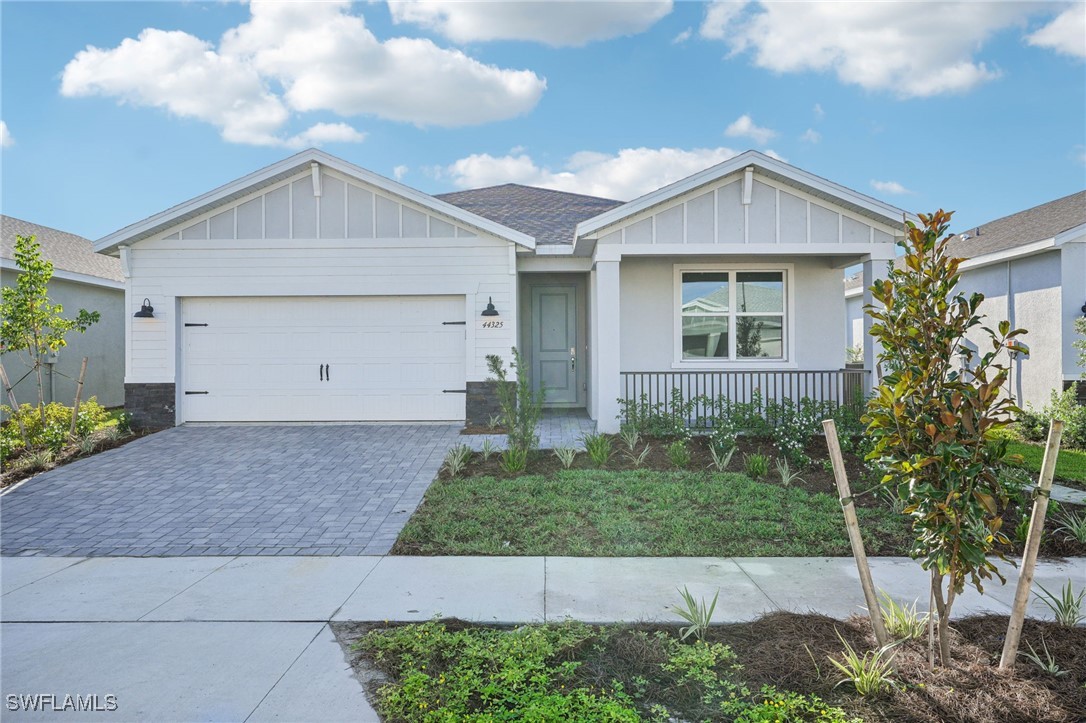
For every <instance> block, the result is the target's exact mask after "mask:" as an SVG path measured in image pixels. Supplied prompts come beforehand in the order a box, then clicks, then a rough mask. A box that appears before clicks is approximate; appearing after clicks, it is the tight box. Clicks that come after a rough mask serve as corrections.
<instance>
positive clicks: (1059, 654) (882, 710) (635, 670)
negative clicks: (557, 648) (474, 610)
mask: <svg viewBox="0 0 1086 723" xmlns="http://www.w3.org/2000/svg"><path fill="white" fill-rule="evenodd" d="M445 622H446V623H447V624H448V625H449V627H450V628H462V627H465V626H469V625H471V624H469V623H464V622H462V621H457V620H448V621H445ZM380 627H386V626H383V625H381V624H379V623H332V629H333V631H334V632H335V635H336V638H337V640H338V641H339V642H340V645H342V646H343V648H344V650H345V651H346V654H347V656H348V658H349V660H350V662H351V665H352V666H353V668H354V671H355V673H356V675H357V676H358V677H359V679H360V680H361V681H362V682H363V685H364V686H365V687H366V689H367V692H368V694H369V695H370V699H371V700H375V695H374V694H375V692H376V691H377V689H378V688H380V687H381V686H382V685H384V684H385V683H387V682H388V680H387V678H386V677H385V676H384V674H383V673H381V672H380V671H379V670H378V669H377V667H376V666H375V665H374V664H373V662H372V661H370V660H368V659H367V658H366V657H365V655H364V654H363V653H360V652H358V651H356V650H353V649H352V648H351V645H352V643H353V642H355V641H356V640H358V639H359V638H360V637H361V636H363V635H364V634H365V633H366V632H367V631H369V630H372V629H375V628H380ZM632 627H633V628H636V629H641V630H646V631H650V632H651V631H655V630H665V631H667V632H668V633H669V634H671V635H675V634H676V628H674V627H669V626H659V625H636V626H632ZM952 628H953V631H954V637H955V641H954V647H953V656H954V661H953V663H954V664H953V666H951V667H949V668H941V667H939V668H936V669H935V671H931V670H929V668H928V662H927V647H926V643H925V642H923V641H910V642H908V643H905V644H904V645H901V646H900V647H899V648H898V649H897V650H898V652H897V656H896V661H897V673H896V675H895V678H896V680H897V683H898V685H897V687H896V688H895V689H893V690H892V691H890V692H889V693H886V694H883V695H882V696H880V697H876V698H861V697H860V696H858V695H856V694H855V692H854V691H853V690H852V688H851V686H850V685H848V684H845V685H840V686H839V685H837V682H838V680H840V675H839V674H838V672H837V670H836V668H834V667H833V666H832V665H831V664H830V663H829V662H828V661H827V657H828V656H838V655H839V654H840V653H841V652H842V650H843V649H844V646H843V645H842V643H841V639H844V640H845V641H847V642H848V643H849V644H850V645H852V646H853V648H855V649H856V650H858V651H864V650H870V649H872V648H874V646H875V643H874V639H873V636H872V634H871V630H870V625H869V624H868V621H867V620H866V619H865V618H861V617H852V618H850V619H849V620H847V621H841V620H836V619H833V618H829V617H826V616H823V615H815V614H797V613H788V612H775V613H770V614H768V615H765V616H763V617H761V618H759V619H758V620H755V621H753V622H749V623H735V624H728V625H720V626H713V627H712V628H711V629H710V630H709V632H708V633H707V635H706V641H707V642H719V643H724V644H726V645H729V646H730V647H731V648H732V650H734V651H735V653H736V655H737V656H738V662H739V663H740V664H741V665H742V666H743V668H742V671H740V672H739V673H738V676H737V677H739V678H740V679H742V680H743V681H744V682H745V683H746V685H747V686H748V687H749V688H750V689H751V690H752V691H757V690H759V689H760V688H761V686H763V685H772V686H775V687H777V688H778V689H779V690H788V691H794V692H798V693H805V694H813V695H817V696H819V697H820V698H822V699H823V700H825V701H826V702H827V703H830V704H833V705H837V706H841V707H842V708H843V709H845V710H846V711H847V712H848V713H849V714H850V715H852V716H857V717H860V718H862V719H863V720H865V721H902V722H904V723H943V722H944V721H959V722H961V723H992V722H995V721H999V722H1002V723H1027V722H1029V723H1034V722H1036V721H1051V722H1052V723H1064V722H1068V723H1069V722H1071V721H1083V720H1086V688H1084V683H1086V628H1083V627H1078V628H1063V627H1059V626H1057V625H1056V624H1055V623H1048V622H1043V621H1038V620H1027V621H1026V623H1025V628H1024V630H1023V635H1022V647H1021V649H1022V650H1026V649H1027V648H1026V643H1027V642H1028V643H1030V644H1032V645H1033V647H1034V648H1036V649H1037V650H1040V648H1041V641H1042V639H1043V641H1044V645H1046V646H1047V648H1048V651H1049V653H1050V654H1051V655H1052V656H1053V658H1055V660H1057V661H1058V663H1059V665H1060V667H1061V668H1062V669H1063V670H1065V671H1067V674H1066V675H1064V676H1062V677H1053V676H1051V675H1048V674H1046V673H1043V672H1042V671H1040V670H1039V669H1037V668H1036V667H1034V666H1033V665H1032V664H1031V663H1029V662H1027V661H1025V660H1020V662H1019V663H1018V664H1017V665H1016V666H1015V668H1014V669H1013V671H1010V672H1008V673H1001V672H1000V671H999V670H998V668H997V666H998V663H999V656H1000V654H1001V652H1002V648H1003V635H1004V634H1005V632H1006V629H1007V617H1005V616H995V615H990V616H981V617H972V618H964V619H961V620H958V621H956V622H955V623H954V624H953V626H952ZM838 636H840V638H839V637H838ZM577 659H578V660H580V661H581V663H582V664H581V666H580V667H579V668H578V670H577V673H576V675H577V677H578V678H579V679H580V680H581V682H583V683H585V684H588V685H595V686H597V687H599V688H604V689H607V688H609V687H610V683H611V681H613V680H620V681H623V682H624V684H625V685H626V689H627V690H630V689H632V685H631V682H632V681H633V680H634V679H635V678H636V677H637V676H641V678H642V679H647V680H648V681H649V685H650V689H649V692H648V695H647V696H646V699H647V700H652V699H655V700H658V701H659V702H662V703H664V704H666V705H668V706H669V707H670V708H672V710H678V711H681V712H682V713H683V714H684V717H685V718H686V719H690V720H713V721H716V720H723V719H722V718H721V716H720V714H719V712H717V711H715V710H713V709H712V708H705V707H704V706H702V705H701V703H700V701H699V700H698V699H697V698H696V697H690V696H685V697H684V695H683V691H682V690H681V689H675V688H669V689H667V690H652V689H651V681H652V677H653V670H654V666H655V665H657V661H656V660H655V659H653V658H652V651H651V650H649V649H647V647H646V645H645V644H644V640H643V639H641V638H637V637H636V636H632V635H621V634H619V635H612V636H607V637H606V639H605V642H604V643H603V644H602V645H593V646H585V647H584V648H582V649H581V650H580V651H578V656H577Z"/></svg>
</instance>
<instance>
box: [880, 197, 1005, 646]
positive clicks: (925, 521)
mask: <svg viewBox="0 0 1086 723" xmlns="http://www.w3.org/2000/svg"><path fill="white" fill-rule="evenodd" d="M950 217H951V214H950V213H946V212H944V211H942V210H940V211H936V212H935V213H934V214H932V215H930V216H926V215H921V216H920V221H921V224H922V226H920V227H918V226H916V225H914V224H913V223H911V222H909V223H907V224H906V232H907V235H906V238H905V240H904V242H903V244H902V245H903V246H904V247H905V255H904V257H903V258H902V259H901V263H900V265H899V267H891V269H890V270H889V272H888V275H889V278H888V279H886V280H878V281H876V282H875V284H874V286H873V287H872V292H873V296H874V299H875V301H877V302H878V305H870V306H868V307H867V308H866V313H867V314H868V315H870V316H871V318H872V319H873V321H874V324H873V325H872V329H871V335H872V336H873V337H874V338H875V339H876V341H877V342H879V346H880V348H881V350H882V351H881V353H880V354H879V361H880V362H883V363H884V364H883V366H884V368H887V369H891V370H893V371H891V373H889V374H888V375H887V376H885V377H884V378H883V380H882V383H881V384H880V385H879V387H878V388H877V389H876V390H875V394H874V397H873V398H872V399H871V401H870V402H869V403H868V406H867V414H866V416H865V417H864V421H865V422H866V423H867V425H868V426H867V431H868V434H870V435H871V436H872V438H873V440H874V443H875V446H874V451H872V452H871V453H870V454H869V455H868V459H869V460H874V461H876V462H877V463H878V464H879V465H881V467H882V468H883V469H884V470H885V476H884V477H883V478H882V484H884V485H891V486H893V487H894V488H895V489H896V491H897V493H898V495H899V496H900V497H901V499H903V500H905V501H906V506H905V508H904V514H906V515H908V516H909V517H910V518H911V519H912V526H913V531H914V532H915V533H916V543H915V545H914V546H913V548H912V550H911V551H910V554H911V555H912V557H913V558H914V559H917V560H919V561H920V565H921V567H923V568H924V569H925V570H929V571H930V573H931V587H932V593H933V597H934V600H935V607H936V610H937V612H938V626H939V627H938V631H939V657H940V659H941V661H942V663H943V665H949V664H950V642H949V638H948V629H949V628H948V626H949V621H950V613H951V609H952V608H953V606H954V600H955V597H956V596H957V595H959V594H960V593H961V592H962V591H963V590H964V589H965V585H966V584H967V583H968V584H971V585H973V586H975V587H976V588H977V590H979V591H981V592H983V581H984V580H986V579H991V578H992V576H993V575H995V576H998V577H999V578H1000V580H1003V577H1002V575H1000V573H999V570H998V569H997V568H996V566H995V564H994V562H993V561H992V559H991V558H990V556H991V555H993V553H996V545H997V544H1001V543H1006V542H1007V541H1008V540H1007V537H1006V536H1005V535H1004V534H1003V533H1002V532H1001V531H1000V528H1001V526H1002V524H1003V513H1004V511H1005V508H1006V505H1007V499H1008V498H1007V493H1006V491H1005V490H1004V488H1003V486H1002V484H1001V483H1000V480H999V477H998V475H997V467H998V465H999V463H1000V461H1001V460H1002V459H1003V457H1004V456H1005V455H1006V442H1005V441H993V440H991V439H989V438H988V433H990V432H991V431H993V430H995V429H998V428H1000V427H1004V426H1006V425H1007V424H1009V423H1010V422H1011V415H1012V414H1014V413H1016V412H1017V411H1018V408H1017V407H1016V406H1015V404H1014V400H1013V399H1011V398H1010V397H1008V396H1005V395H1003V394H1001V393H1000V391H1001V388H1002V387H1003V385H1004V384H1005V383H1006V381H1007V376H1008V373H1009V366H1008V364H1009V361H1008V354H1007V351H1008V350H1010V351H1021V352H1025V351H1026V348H1025V347H1024V346H1022V345H1021V344H1020V342H1019V341H1018V337H1020V336H1021V335H1022V334H1025V333H1026V332H1025V330H1023V329H1014V330H1012V329H1011V328H1010V323H1009V322H1007V321H1002V322H1000V323H999V325H998V326H997V327H996V328H995V329H992V328H989V327H984V326H981V325H982V324H983V320H982V317H981V316H980V315H979V314H978V313H977V309H978V307H979V306H980V303H981V302H982V301H983V300H984V296H983V295H982V294H973V295H972V296H971V297H969V298H966V297H965V296H964V295H963V294H961V293H956V292H955V287H956V286H957V284H958V279H959V278H960V274H959V272H958V267H959V265H960V264H961V262H962V259H958V258H953V257H951V256H950V255H949V254H948V253H947V249H946V245H947V240H948V238H949V237H947V238H944V234H945V233H946V230H947V228H948V225H949V221H950ZM879 305H881V306H879ZM969 330H973V333H972V335H971V336H972V337H973V339H974V340H975V339H977V337H978V336H981V337H982V338H983V339H984V341H983V342H982V343H981V344H979V345H978V351H977V352H972V351H971V350H970V349H969V347H968V346H966V345H964V344H963V343H962V342H963V340H964V338H965V335H966V332H967V331H969ZM985 347H987V350H983V349H984V348H985ZM1003 581H1004V582H1005V580H1003Z"/></svg>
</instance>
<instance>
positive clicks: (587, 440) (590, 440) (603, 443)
mask: <svg viewBox="0 0 1086 723" xmlns="http://www.w3.org/2000/svg"><path fill="white" fill-rule="evenodd" d="M581 444H583V445H584V451H585V452H587V453H588V458H589V459H590V460H592V464H594V465H596V466H597V467H603V466H604V465H606V464H607V463H608V462H609V461H611V455H612V454H613V453H614V450H613V448H612V446H611V438H610V437H608V436H606V435H603V434H586V435H585V436H583V437H581Z"/></svg>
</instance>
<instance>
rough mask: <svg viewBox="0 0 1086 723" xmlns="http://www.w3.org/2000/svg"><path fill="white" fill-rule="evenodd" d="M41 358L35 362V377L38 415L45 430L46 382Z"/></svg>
mask: <svg viewBox="0 0 1086 723" xmlns="http://www.w3.org/2000/svg"><path fill="white" fill-rule="evenodd" d="M41 366H42V364H41V357H40V356H39V357H37V358H36V359H35V360H34V375H35V376H36V377H37V378H38V415H39V416H40V417H41V426H42V429H45V381H44V380H43V379H42V378H41Z"/></svg>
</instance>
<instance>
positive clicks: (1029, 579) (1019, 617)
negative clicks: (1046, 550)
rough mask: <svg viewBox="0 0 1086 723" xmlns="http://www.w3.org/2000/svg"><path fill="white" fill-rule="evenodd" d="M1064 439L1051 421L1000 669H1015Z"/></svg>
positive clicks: (1058, 425)
mask: <svg viewBox="0 0 1086 723" xmlns="http://www.w3.org/2000/svg"><path fill="white" fill-rule="evenodd" d="M1061 437H1063V422H1062V421H1060V420H1058V419H1053V420H1052V423H1051V424H1049V426H1048V444H1046V445H1045V456H1044V461H1043V462H1041V477H1040V479H1039V480H1038V481H1037V489H1036V491H1035V492H1034V493H1033V513H1032V514H1031V515H1030V518H1029V534H1028V535H1026V549H1025V551H1024V552H1023V553H1022V569H1021V571H1020V572H1019V573H1018V588H1017V589H1016V590H1015V591H1014V606H1013V607H1012V608H1011V621H1010V623H1008V625H1007V635H1006V637H1005V638H1004V639H1003V655H1002V656H1000V658H999V669H1000V670H1008V669H1010V668H1013V667H1014V661H1015V659H1016V658H1017V657H1018V643H1019V640H1020V639H1021V637H1022V623H1023V621H1024V620H1025V618H1026V605H1027V604H1028V603H1029V593H1030V588H1032V587H1033V571H1034V568H1035V567H1036V566H1037V549H1038V548H1039V547H1040V546H1041V533H1042V532H1043V531H1044V527H1045V514H1046V513H1047V512H1048V496H1049V494H1050V492H1051V490H1052V477H1053V476H1054V475H1055V474H1056V458H1057V457H1059V454H1060V438H1061Z"/></svg>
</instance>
